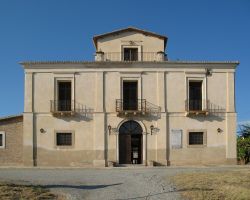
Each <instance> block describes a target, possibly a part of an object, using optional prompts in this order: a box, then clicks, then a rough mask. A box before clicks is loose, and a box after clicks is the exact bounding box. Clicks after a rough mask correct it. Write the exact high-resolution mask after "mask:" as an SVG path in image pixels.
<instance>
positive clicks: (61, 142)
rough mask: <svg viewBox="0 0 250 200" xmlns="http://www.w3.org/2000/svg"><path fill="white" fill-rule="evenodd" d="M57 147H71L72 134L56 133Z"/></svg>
mask: <svg viewBox="0 0 250 200" xmlns="http://www.w3.org/2000/svg"><path fill="white" fill-rule="evenodd" d="M56 145H57V146H72V133H56Z"/></svg>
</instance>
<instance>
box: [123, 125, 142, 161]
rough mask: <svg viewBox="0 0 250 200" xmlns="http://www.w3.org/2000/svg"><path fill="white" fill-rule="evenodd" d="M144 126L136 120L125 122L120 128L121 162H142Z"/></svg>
mask: <svg viewBox="0 0 250 200" xmlns="http://www.w3.org/2000/svg"><path fill="white" fill-rule="evenodd" d="M142 147H143V144H142V127H141V126H140V124H139V123H138V122H136V121H133V120H129V121H126V122H124V123H123V124H122V125H121V126H120V128H119V164H141V163H142Z"/></svg>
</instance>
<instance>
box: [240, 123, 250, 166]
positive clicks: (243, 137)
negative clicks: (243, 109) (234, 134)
mask: <svg viewBox="0 0 250 200" xmlns="http://www.w3.org/2000/svg"><path fill="white" fill-rule="evenodd" d="M239 129H240V130H239V137H238V138H237V157H238V160H241V161H243V162H244V163H248V162H249V161H250V125H249V124H244V125H241V126H240V127H239Z"/></svg>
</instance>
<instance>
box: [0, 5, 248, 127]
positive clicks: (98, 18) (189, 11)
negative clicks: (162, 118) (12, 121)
mask: <svg viewBox="0 0 250 200" xmlns="http://www.w3.org/2000/svg"><path fill="white" fill-rule="evenodd" d="M127 26H135V27H138V28H142V29H146V30H149V31H153V32H156V33H159V34H163V35H167V36H168V38H169V40H168V46H167V53H168V56H169V58H170V59H171V60H176V59H180V60H210V61H213V60H223V61H224V60H239V61H240V63H241V64H240V65H239V67H238V69H237V75H236V105H237V112H238V121H239V122H241V121H250V89H249V87H250V77H249V75H250V1H249V0H207V1H204V0H189V1H185V0H172V1H168V0H161V1H158V0H155V1H149V0H143V1H142V0H141V1H140V0H126V1H119V0H105V1H103V0H96V1H93V0H74V1H72V0H40V1H38V0H22V1H20V0H16V1H14V0H1V1H0V69H1V71H0V91H1V93H0V94H1V96H0V116H5V115H11V114H16V113H21V112H23V98H24V97H23V94H24V88H23V85H24V81H23V69H22V67H21V66H20V65H19V64H18V62H20V61H23V60H92V59H93V53H94V46H93V43H92V36H93V35H96V34H101V33H104V32H109V31H112V30H116V29H119V28H124V27H127Z"/></svg>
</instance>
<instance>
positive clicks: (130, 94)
mask: <svg viewBox="0 0 250 200" xmlns="http://www.w3.org/2000/svg"><path fill="white" fill-rule="evenodd" d="M137 85H138V83H137V81H123V110H137V108H138V105H137V104H138V86H137Z"/></svg>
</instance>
